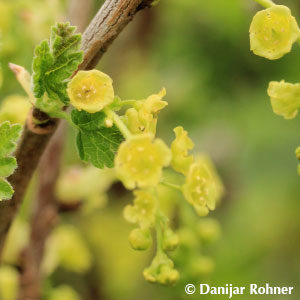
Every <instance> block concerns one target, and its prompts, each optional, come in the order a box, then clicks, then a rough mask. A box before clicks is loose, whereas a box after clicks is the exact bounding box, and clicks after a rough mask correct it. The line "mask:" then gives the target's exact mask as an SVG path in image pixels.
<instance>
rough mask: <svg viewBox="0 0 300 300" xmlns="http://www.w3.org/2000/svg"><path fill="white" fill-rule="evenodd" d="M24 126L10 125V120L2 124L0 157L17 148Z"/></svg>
mask: <svg viewBox="0 0 300 300" xmlns="http://www.w3.org/2000/svg"><path fill="white" fill-rule="evenodd" d="M21 130H22V126H21V125H19V124H14V125H10V123H9V122H4V123H2V124H0V157H4V156H6V155H8V154H10V153H12V152H13V151H14V150H15V149H16V141H17V140H18V138H19V137H20V133H21Z"/></svg>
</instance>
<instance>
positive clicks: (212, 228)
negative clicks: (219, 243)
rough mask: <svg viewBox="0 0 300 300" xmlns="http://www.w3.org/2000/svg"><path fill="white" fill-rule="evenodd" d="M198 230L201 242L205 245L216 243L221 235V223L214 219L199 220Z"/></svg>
mask: <svg viewBox="0 0 300 300" xmlns="http://www.w3.org/2000/svg"><path fill="white" fill-rule="evenodd" d="M196 230H197V233H198V235H199V237H200V238H201V240H202V241H203V242H205V243H212V242H215V241H216V240H218V239H219V237H220V235H221V226H220V224H219V222H218V221H217V220H215V219H212V218H205V219H202V220H199V221H198V224H197V227H196Z"/></svg>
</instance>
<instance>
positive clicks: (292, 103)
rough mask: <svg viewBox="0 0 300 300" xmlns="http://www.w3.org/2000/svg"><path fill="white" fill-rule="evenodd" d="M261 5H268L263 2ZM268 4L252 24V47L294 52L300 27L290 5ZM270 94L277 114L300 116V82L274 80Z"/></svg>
mask: <svg viewBox="0 0 300 300" xmlns="http://www.w3.org/2000/svg"><path fill="white" fill-rule="evenodd" d="M261 4H262V5H264V3H263V2H262V3H261ZM267 6H270V7H267V8H266V9H264V10H261V11H259V12H258V13H257V14H256V15H255V16H254V17H253V20H252V23H251V26H250V45H251V50H252V51H253V52H254V53H255V54H256V55H259V56H263V57H265V58H267V59H278V58H281V57H282V56H284V55H285V54H286V53H288V52H290V51H291V49H292V46H293V44H294V43H295V42H296V41H298V42H299V40H300V29H299V27H298V24H297V21H296V19H295V18H294V17H293V16H292V14H291V11H290V9H289V8H288V7H286V6H284V5H275V4H273V2H272V1H270V2H269V3H268V5H267ZM267 93H268V95H269V97H270V100H271V106H272V109H273V112H274V113H275V114H277V115H279V116H282V117H284V118H285V119H293V118H295V117H296V115H297V114H298V110H299V108H300V83H295V84H293V83H289V82H285V81H284V80H281V81H280V82H278V81H271V82H270V83H269V86H268V90H267ZM296 156H297V158H299V148H298V149H297V150H296ZM298 173H299V174H300V166H299V167H298Z"/></svg>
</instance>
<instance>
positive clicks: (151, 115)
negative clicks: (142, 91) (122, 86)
mask: <svg viewBox="0 0 300 300" xmlns="http://www.w3.org/2000/svg"><path fill="white" fill-rule="evenodd" d="M165 95H166V89H162V90H161V91H160V92H159V93H158V94H153V95H150V96H149V97H148V98H147V99H145V100H140V101H137V102H136V105H135V107H134V108H129V109H128V110H127V111H126V113H125V123H126V125H127V126H128V128H129V130H130V131H131V132H132V133H134V134H138V133H152V134H155V132H156V124H157V114H158V113H159V111H160V110H162V109H163V108H164V107H165V106H167V105H168V103H167V102H166V101H163V100H162V98H163V97H164V96H165Z"/></svg>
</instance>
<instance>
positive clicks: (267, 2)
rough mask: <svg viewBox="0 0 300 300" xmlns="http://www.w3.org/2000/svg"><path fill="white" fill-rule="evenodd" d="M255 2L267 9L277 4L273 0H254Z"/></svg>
mask: <svg viewBox="0 0 300 300" xmlns="http://www.w3.org/2000/svg"><path fill="white" fill-rule="evenodd" d="M254 1H256V2H257V3H258V4H260V5H261V6H263V7H265V8H268V7H271V6H273V5H275V3H274V2H273V1H271V0H254Z"/></svg>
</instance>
